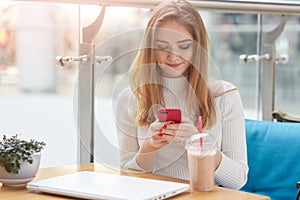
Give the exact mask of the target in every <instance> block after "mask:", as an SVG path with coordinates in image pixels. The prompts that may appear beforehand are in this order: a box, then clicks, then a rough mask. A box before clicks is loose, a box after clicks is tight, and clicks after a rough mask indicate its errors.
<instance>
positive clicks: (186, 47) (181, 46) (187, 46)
mask: <svg viewBox="0 0 300 200" xmlns="http://www.w3.org/2000/svg"><path fill="white" fill-rule="evenodd" d="M191 46H192V45H191V44H182V45H179V46H178V47H179V49H182V50H185V49H189V48H190V47H191Z"/></svg>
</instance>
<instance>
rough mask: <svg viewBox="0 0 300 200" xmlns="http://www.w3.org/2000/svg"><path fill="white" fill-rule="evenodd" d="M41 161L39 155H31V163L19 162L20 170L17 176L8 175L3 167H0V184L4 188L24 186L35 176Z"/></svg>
mask: <svg viewBox="0 0 300 200" xmlns="http://www.w3.org/2000/svg"><path fill="white" fill-rule="evenodd" d="M40 161H41V153H36V154H34V155H33V162H32V163H31V164H30V163H29V162H20V163H21V168H20V170H19V173H18V174H14V173H9V172H7V171H6V169H5V168H4V167H0V182H2V183H3V185H6V186H25V185H26V184H27V183H28V182H30V181H31V180H32V179H34V177H35V176H36V174H37V172H38V170H39V167H40Z"/></svg>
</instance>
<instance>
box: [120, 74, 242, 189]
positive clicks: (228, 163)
mask: <svg viewBox="0 0 300 200" xmlns="http://www.w3.org/2000/svg"><path fill="white" fill-rule="evenodd" d="M164 85H165V87H164V91H163V94H164V99H165V103H166V107H180V108H181V109H182V116H183V117H189V115H188V112H187V107H186V105H187V101H186V97H187V87H188V83H187V81H186V79H185V78H184V77H183V78H164ZM210 85H211V87H213V88H214V89H217V88H218V90H221V91H222V95H221V96H218V97H216V98H215V104H216V108H217V122H216V124H215V126H214V127H213V128H212V129H211V130H210V134H213V135H214V136H216V137H217V138H218V147H219V149H220V150H221V152H222V160H221V163H220V165H219V167H218V169H217V170H216V171H215V183H216V184H217V185H221V186H224V187H228V188H233V189H240V188H241V187H242V186H243V185H244V184H245V183H246V181H247V174H248V165H247V151H246V137H245V123H244V111H243V107H242V102H241V99H240V96H239V93H238V91H237V90H232V89H233V88H234V87H233V86H232V85H231V84H228V83H225V82H222V81H218V82H216V81H214V82H213V84H210ZM212 85H214V86H212ZM133 99H134V96H133V93H132V91H131V90H130V89H129V88H128V89H126V90H124V91H123V92H122V93H121V94H120V95H119V97H118V100H117V108H116V110H117V111H118V113H117V116H116V126H117V133H118V139H119V145H120V160H121V166H122V167H125V168H130V169H135V170H140V171H143V169H142V168H140V166H139V165H138V164H137V163H136V153H137V152H138V150H139V148H140V146H141V144H142V142H143V138H145V136H146V135H147V132H148V127H140V126H137V125H136V124H135V123H134V116H135V114H136V109H137V106H136V103H135V102H134V100H133ZM152 173H155V174H160V175H165V176H171V177H175V178H180V179H186V180H188V179H189V172H188V162H187V155H186V151H185V149H184V147H180V146H178V145H175V144H169V145H166V146H165V147H164V148H162V149H160V150H158V152H157V156H156V162H155V168H154V170H153V171H152Z"/></svg>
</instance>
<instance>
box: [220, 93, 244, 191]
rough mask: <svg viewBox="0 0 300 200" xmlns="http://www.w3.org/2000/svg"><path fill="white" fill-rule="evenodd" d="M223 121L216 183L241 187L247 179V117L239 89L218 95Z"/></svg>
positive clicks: (230, 186) (229, 186)
mask: <svg viewBox="0 0 300 200" xmlns="http://www.w3.org/2000/svg"><path fill="white" fill-rule="evenodd" d="M218 98H221V99H220V105H219V106H220V114H221V121H222V145H221V152H222V160H221V163H220V165H219V167H218V169H217V170H216V172H215V179H216V183H217V184H219V185H221V186H224V187H228V188H232V189H240V188H241V187H242V186H243V185H244V184H245V183H246V181H247V174H248V164H247V149H246V148H247V146H246V133H245V118H244V111H243V106H242V102H241V98H240V95H239V92H238V90H231V91H228V92H227V93H224V94H223V95H222V96H220V97H218Z"/></svg>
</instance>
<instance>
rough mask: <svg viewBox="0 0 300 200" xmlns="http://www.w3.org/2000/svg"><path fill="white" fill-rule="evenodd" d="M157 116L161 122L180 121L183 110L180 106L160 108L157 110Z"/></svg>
mask: <svg viewBox="0 0 300 200" xmlns="http://www.w3.org/2000/svg"><path fill="white" fill-rule="evenodd" d="M157 117H158V121H160V122H166V121H173V122H175V123H180V122H181V110H180V108H159V109H158V110H157Z"/></svg>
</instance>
